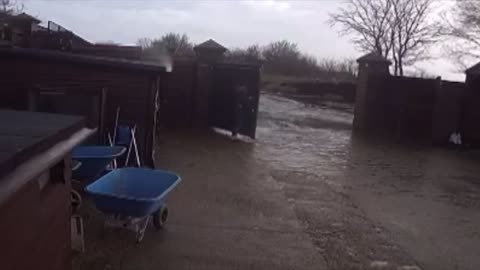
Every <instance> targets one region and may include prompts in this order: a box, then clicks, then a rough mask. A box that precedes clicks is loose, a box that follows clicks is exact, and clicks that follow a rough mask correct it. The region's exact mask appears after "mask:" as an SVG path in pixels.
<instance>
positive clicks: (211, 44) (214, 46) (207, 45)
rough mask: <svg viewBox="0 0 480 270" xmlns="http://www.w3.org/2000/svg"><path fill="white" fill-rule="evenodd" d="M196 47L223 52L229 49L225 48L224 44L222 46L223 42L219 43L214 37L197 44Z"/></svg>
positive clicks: (196, 48)
mask: <svg viewBox="0 0 480 270" xmlns="http://www.w3.org/2000/svg"><path fill="white" fill-rule="evenodd" d="M194 49H195V50H198V49H207V50H217V51H223V52H224V51H226V50H227V48H225V47H224V46H222V45H221V44H219V43H218V42H216V41H215V40H213V39H209V40H207V41H205V42H203V43H200V44H198V45H197V46H195V48H194Z"/></svg>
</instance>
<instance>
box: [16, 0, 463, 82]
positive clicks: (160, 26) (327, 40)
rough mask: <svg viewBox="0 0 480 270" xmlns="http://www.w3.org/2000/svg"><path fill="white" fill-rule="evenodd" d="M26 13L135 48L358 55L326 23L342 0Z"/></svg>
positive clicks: (31, 5)
mask: <svg viewBox="0 0 480 270" xmlns="http://www.w3.org/2000/svg"><path fill="white" fill-rule="evenodd" d="M23 2H24V4H25V9H26V12H28V13H30V14H32V15H34V16H37V17H38V18H40V19H41V20H43V21H48V20H51V21H54V22H56V23H58V24H60V25H62V26H64V27H65V28H67V29H69V30H72V31H74V32H75V33H77V34H78V35H80V36H82V37H84V38H85V39H87V40H89V41H92V42H105V41H113V42H116V43H121V44H135V42H136V41H137V40H138V39H139V38H142V37H150V38H155V37H160V36H161V35H162V34H164V33H167V32H177V33H186V34H188V36H189V37H190V38H191V40H192V41H193V42H194V43H200V42H202V41H205V40H207V39H209V38H213V39H215V40H216V41H218V42H219V43H221V44H223V45H225V46H226V47H229V48H231V47H246V46H248V45H250V44H254V43H256V44H260V45H262V44H267V43H268V42H271V41H275V40H281V39H287V40H289V41H292V42H296V43H297V44H298V45H299V48H300V49H301V50H302V51H304V52H306V53H309V54H311V55H314V56H316V57H318V58H322V57H330V58H337V59H341V58H357V57H359V56H361V55H362V53H361V52H359V51H357V50H356V49H355V47H353V46H352V45H351V43H350V42H349V38H348V37H340V36H339V35H338V34H337V30H338V29H335V28H332V27H330V26H329V25H328V24H327V23H326V21H327V19H328V14H329V13H331V12H334V11H335V10H336V9H337V8H338V7H339V6H340V5H341V0H317V1H289V2H285V1H273V0H264V1H233V0H230V1H226V0H224V1H220V0H217V1H213V0H211V1H206V0H203V1H201V0H199V1H160V0H156V1H154V0H151V1H147V0H82V1H74V0H24V1H23ZM433 51H434V57H435V58H436V59H438V60H431V61H429V62H426V63H421V64H419V65H418V66H419V67H420V68H422V69H425V70H426V71H428V73H430V74H432V75H435V76H442V77H443V78H445V79H451V80H463V79H464V76H463V75H462V74H458V73H455V72H454V67H453V66H452V65H451V64H450V63H449V62H448V61H445V60H442V59H441V55H440V54H439V53H435V51H438V50H433Z"/></svg>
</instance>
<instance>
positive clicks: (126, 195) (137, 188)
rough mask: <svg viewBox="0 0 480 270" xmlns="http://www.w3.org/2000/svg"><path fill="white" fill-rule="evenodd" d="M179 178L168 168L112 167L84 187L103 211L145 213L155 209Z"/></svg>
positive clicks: (108, 212) (138, 215) (143, 215)
mask: <svg viewBox="0 0 480 270" xmlns="http://www.w3.org/2000/svg"><path fill="white" fill-rule="evenodd" d="M180 181H181V178H180V177H179V176H178V175H176V174H175V173H172V172H167V171H161V170H152V169H144V168H122V169H115V170H113V171H111V172H109V173H108V174H106V175H104V176H102V177H100V178H99V179H98V180H97V181H95V182H93V183H91V184H90V185H88V186H87V187H86V188H85V191H86V192H87V194H89V196H90V197H91V198H92V200H93V201H94V203H95V206H96V207H97V209H98V210H100V211H102V212H103V213H105V214H107V215H120V216H124V217H145V216H149V215H152V214H153V213H154V212H156V211H158V210H159V209H160V207H161V206H162V205H163V204H164V200H165V197H166V195H167V194H168V193H169V192H170V191H171V190H172V189H173V188H174V187H175V186H176V185H177V184H178V183H179V182H180Z"/></svg>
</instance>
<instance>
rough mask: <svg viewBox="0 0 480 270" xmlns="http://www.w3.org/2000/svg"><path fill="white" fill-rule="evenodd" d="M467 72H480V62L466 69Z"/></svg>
mask: <svg viewBox="0 0 480 270" xmlns="http://www.w3.org/2000/svg"><path fill="white" fill-rule="evenodd" d="M465 73H466V74H476V75H478V74H480V63H478V64H476V65H474V66H472V67H470V68H468V69H467V70H466V71H465Z"/></svg>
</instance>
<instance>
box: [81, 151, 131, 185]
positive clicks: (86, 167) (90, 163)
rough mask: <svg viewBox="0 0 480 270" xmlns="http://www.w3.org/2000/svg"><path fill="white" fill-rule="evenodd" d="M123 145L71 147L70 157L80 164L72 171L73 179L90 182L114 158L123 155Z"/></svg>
mask: <svg viewBox="0 0 480 270" xmlns="http://www.w3.org/2000/svg"><path fill="white" fill-rule="evenodd" d="M125 150H126V148H125V147H123V146H79V147H76V148H74V149H73V151H72V159H74V160H77V161H79V162H80V163H81V164H82V165H81V166H80V167H79V168H77V169H76V170H74V171H73V172H72V177H73V179H75V180H77V181H81V182H87V183H88V182H91V181H93V180H95V179H96V178H97V177H98V176H100V175H101V173H103V172H104V171H105V168H106V167H107V166H108V164H110V163H111V162H112V161H113V160H114V159H115V158H118V157H119V156H121V155H123V153H125Z"/></svg>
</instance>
